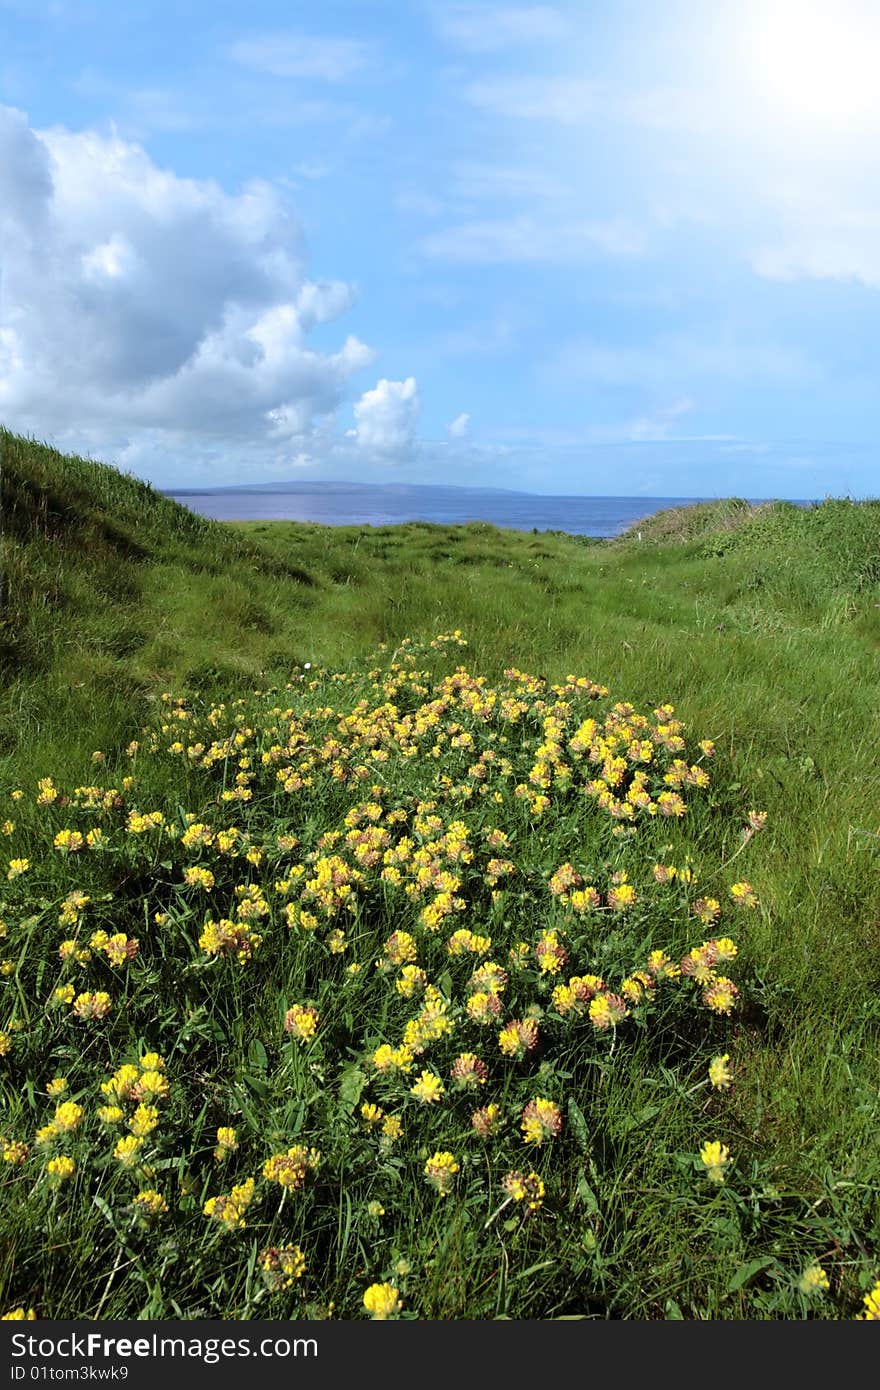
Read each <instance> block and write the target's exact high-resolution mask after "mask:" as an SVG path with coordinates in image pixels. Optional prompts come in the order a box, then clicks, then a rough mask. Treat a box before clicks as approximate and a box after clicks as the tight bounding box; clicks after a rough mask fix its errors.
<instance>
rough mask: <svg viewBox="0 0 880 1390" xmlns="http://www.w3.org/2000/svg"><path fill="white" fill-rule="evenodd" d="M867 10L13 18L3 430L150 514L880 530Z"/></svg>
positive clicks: (1, 65)
mask: <svg viewBox="0 0 880 1390" xmlns="http://www.w3.org/2000/svg"><path fill="white" fill-rule="evenodd" d="M877 71H880V6H878V5H877V4H876V2H875V0H796V2H795V0H664V4H662V5H659V4H656V3H653V0H615V3H613V4H609V3H590V0H578V3H566V2H565V0H560V3H556V4H550V3H548V4H540V3H537V4H528V3H526V4H506V3H494V0H486V2H485V3H455V2H454V0H449V2H448V3H447V2H446V0H444V2H443V3H441V0H395V3H384V2H383V0H321V3H320V4H318V3H316V2H312V3H301V4H293V3H286V4H282V3H274V2H273V0H251V3H250V4H248V5H247V6H242V5H239V4H235V5H232V4H228V3H225V0H214V3H210V4H208V3H186V2H185V0H176V2H175V3H166V0H139V2H138V3H137V4H128V5H122V6H120V5H119V4H118V0H117V3H113V4H111V3H105V2H104V0H82V2H81V3H78V2H77V0H56V3H51V4H45V3H40V0H0V420H2V421H3V423H5V424H7V425H8V426H10V427H12V428H14V429H19V430H22V431H23V432H26V433H29V434H32V435H34V436H36V437H37V438H40V439H47V440H49V441H51V442H53V443H55V444H57V445H58V446H59V447H63V448H65V449H74V450H76V451H78V452H80V453H86V454H90V455H92V456H93V457H96V458H102V459H106V460H108V461H112V462H115V463H118V464H119V465H120V466H122V467H125V468H127V469H129V470H131V471H132V472H135V473H137V474H139V475H141V476H143V477H147V478H149V479H151V480H152V481H154V482H156V483H157V484H158V485H160V486H172V485H173V484H178V485H180V486H184V485H201V484H209V483H215V484H224V483H240V482H246V481H260V482H264V481H269V480H271V479H273V478H278V479H291V478H297V477H302V478H306V479H320V478H335V479H357V480H361V481H376V482H387V481H390V480H396V481H401V482H404V481H405V482H446V483H464V484H483V485H488V486H496V487H512V488H520V489H524V490H528V491H533V492H548V493H569V494H570V493H578V494H585V495H609V494H610V495H623V494H641V495H646V496H719V495H728V494H732V493H735V494H738V495H741V496H749V497H763V496H781V497H794V498H807V497H822V496H826V495H835V496H839V495H850V496H876V495H878V494H880V451H878V447H877V445H878V436H880V389H878V386H880V383H878V365H880V312H878V311H880V163H878V159H877V153H876V151H877V149H878V147H880V89H878V87H877V83H876V72H877Z"/></svg>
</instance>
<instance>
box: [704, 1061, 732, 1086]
mask: <svg viewBox="0 0 880 1390" xmlns="http://www.w3.org/2000/svg"><path fill="white" fill-rule="evenodd" d="M729 1061H730V1055H729V1053H727V1052H725V1053H724V1055H723V1056H722V1057H713V1058H712V1060H711V1062H710V1063H709V1080H710V1082H711V1083H712V1085H713V1086H714V1087H715V1089H716V1091H726V1090H727V1089H728V1088H729V1086H730V1083H731V1080H732V1077H731V1074H730V1067H729V1066H728V1062H729Z"/></svg>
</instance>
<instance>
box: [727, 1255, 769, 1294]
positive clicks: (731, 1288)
mask: <svg viewBox="0 0 880 1390" xmlns="http://www.w3.org/2000/svg"><path fill="white" fill-rule="evenodd" d="M775 1263H776V1261H775V1260H774V1259H772V1258H770V1259H766V1258H765V1259H761V1260H749V1263H748V1264H746V1265H741V1266H740V1268H739V1269H738V1270H737V1271H736V1274H734V1276H733V1278H732V1279H731V1280H730V1283H729V1284H728V1285H727V1292H728V1293H736V1291H737V1289H742V1288H744V1287H745V1285H746V1284H748V1283H749V1282H750V1280H752V1279H754V1277H755V1275H756V1274H760V1273H761V1270H762V1269H769V1268H770V1266H771V1265H774V1264H775Z"/></svg>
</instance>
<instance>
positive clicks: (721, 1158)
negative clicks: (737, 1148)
mask: <svg viewBox="0 0 880 1390" xmlns="http://www.w3.org/2000/svg"><path fill="white" fill-rule="evenodd" d="M700 1161H701V1162H702V1164H703V1166H704V1167H705V1169H706V1177H707V1178H708V1179H709V1180H710V1182H717V1183H723V1182H724V1177H725V1173H724V1170H725V1169H726V1168H727V1167H728V1165H729V1164H730V1149H729V1148H728V1147H727V1145H726V1144H719V1143H718V1141H717V1140H711V1141H709V1142H708V1143H706V1144H704V1145H703V1147H702V1148H701V1149H700Z"/></svg>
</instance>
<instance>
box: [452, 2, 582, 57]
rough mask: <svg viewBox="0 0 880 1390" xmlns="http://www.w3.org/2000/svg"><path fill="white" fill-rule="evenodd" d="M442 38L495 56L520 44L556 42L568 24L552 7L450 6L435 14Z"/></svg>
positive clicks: (471, 49)
mask: <svg viewBox="0 0 880 1390" xmlns="http://www.w3.org/2000/svg"><path fill="white" fill-rule="evenodd" d="M434 18H435V23H436V26H437V29H438V30H439V32H440V34H441V36H442V37H443V38H445V39H447V40H449V42H450V43H453V44H455V45H456V46H457V47H458V48H462V49H464V50H465V51H466V52H469V53H492V52H495V51H496V50H498V49H503V48H509V47H512V46H514V45H517V44H529V45H531V44H536V43H545V42H556V41H558V40H560V39H562V38H564V37H565V34H566V31H567V28H568V26H567V23H566V20H565V17H564V15H563V14H561V12H560V11H559V10H557V9H555V8H553V7H552V6H550V5H500V6H486V5H450V4H448V3H443V4H438V5H437V6H436V8H435V11H434Z"/></svg>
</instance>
